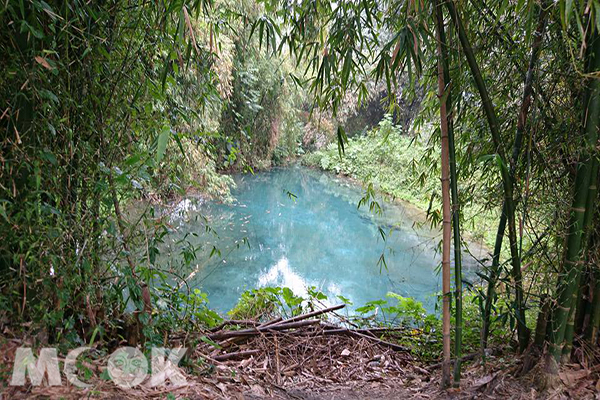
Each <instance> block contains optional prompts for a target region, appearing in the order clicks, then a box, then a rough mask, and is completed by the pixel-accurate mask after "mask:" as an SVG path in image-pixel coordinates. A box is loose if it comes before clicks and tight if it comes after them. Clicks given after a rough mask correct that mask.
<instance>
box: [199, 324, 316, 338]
mask: <svg viewBox="0 0 600 400" xmlns="http://www.w3.org/2000/svg"><path fill="white" fill-rule="evenodd" d="M320 322H321V321H320V320H318V319H309V320H306V321H294V322H290V323H286V324H275V325H269V326H265V327H256V328H248V329H241V330H239V331H228V332H220V333H214V334H212V335H209V336H208V337H209V339H210V340H222V339H228V338H232V337H243V336H254V335H259V334H260V333H263V332H268V331H271V330H272V331H284V330H287V329H294V328H301V327H303V326H308V325H316V324H318V323H320Z"/></svg>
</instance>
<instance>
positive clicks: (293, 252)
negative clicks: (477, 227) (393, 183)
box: [161, 166, 476, 313]
mask: <svg viewBox="0 0 600 400" xmlns="http://www.w3.org/2000/svg"><path fill="white" fill-rule="evenodd" d="M234 179H235V182H236V188H235V189H234V190H233V196H234V197H235V201H234V202H233V203H232V204H223V203H218V202H213V201H206V200H203V199H202V198H199V197H193V196H192V197H188V198H185V199H183V200H181V201H180V202H178V203H176V204H174V205H173V207H172V208H171V209H170V210H169V218H170V225H171V226H172V228H173V230H172V232H171V233H170V234H169V235H168V236H167V237H166V238H165V246H164V248H163V249H162V251H161V253H162V255H161V259H162V260H170V261H169V263H171V264H172V265H171V267H173V265H175V264H176V263H177V262H178V263H179V264H180V265H181V260H182V259H183V255H182V253H183V249H185V248H188V247H189V246H194V247H196V248H200V249H201V250H200V251H199V252H198V253H197V254H198V255H197V258H196V259H194V260H192V261H191V263H190V264H189V266H188V267H186V270H184V271H182V272H181V274H182V276H188V277H189V282H188V283H189V286H190V287H197V288H200V289H201V290H202V291H204V292H206V293H207V294H208V298H209V301H210V307H211V308H213V309H215V310H217V311H219V312H222V313H224V312H226V311H228V310H230V309H231V308H232V307H233V306H234V305H235V304H236V302H237V300H238V299H239V297H240V294H241V293H242V292H243V291H245V290H248V289H253V288H258V287H264V286H286V287H289V288H290V289H292V290H293V291H294V293H296V294H299V295H302V294H306V288H307V287H310V286H315V287H317V288H318V289H319V290H321V291H322V292H323V293H325V294H326V295H328V296H329V299H330V300H329V302H330V303H339V300H337V299H336V296H337V295H343V296H344V297H346V298H348V299H350V300H351V301H352V302H353V304H354V305H353V308H356V307H360V306H362V305H364V304H365V303H366V302H368V301H371V300H377V299H381V298H385V296H386V294H387V293H388V292H395V293H397V294H400V295H402V296H406V297H413V298H415V299H417V300H419V301H421V302H423V304H424V305H425V307H426V308H427V309H428V311H430V312H434V311H435V303H436V293H437V292H439V291H440V290H441V278H440V275H439V274H438V272H437V270H438V266H439V263H440V254H439V253H438V252H436V247H437V244H438V242H439V240H440V237H441V236H440V234H439V232H438V231H432V230H430V229H428V228H427V227H424V226H422V224H420V223H417V222H415V220H419V219H421V220H422V216H421V217H418V214H417V213H416V212H415V211H414V210H412V209H410V208H406V207H403V206H401V205H399V204H397V203H394V204H390V203H389V202H388V203H383V202H382V201H381V199H379V201H380V204H382V207H383V214H382V215H374V213H372V212H370V211H369V209H368V207H366V206H363V207H361V208H360V209H359V208H358V207H357V205H358V203H359V201H360V199H361V198H362V197H363V195H364V190H363V189H362V188H361V187H360V186H359V185H356V184H353V183H351V182H349V181H348V180H345V179H341V178H338V177H336V176H333V175H331V174H328V173H323V172H319V171H315V170H311V169H307V168H303V167H299V166H293V167H287V168H280V169H273V170H271V171H267V172H260V173H257V174H255V175H251V174H245V175H235V176H234ZM291 194H293V196H292V195H291ZM294 196H295V197H294ZM206 226H210V228H211V231H209V232H207V229H206ZM379 228H382V230H383V231H384V232H386V233H389V232H390V230H391V229H392V228H394V229H393V231H392V233H391V234H390V235H388V236H387V240H386V241H384V240H383V239H382V237H381V235H380V231H379ZM213 246H214V247H216V248H217V249H219V250H220V254H219V253H214V252H213V255H212V257H208V256H209V254H210V253H211V251H212V249H213ZM382 254H384V256H385V260H386V263H387V269H386V268H385V267H383V266H382V265H381V263H378V261H379V259H380V257H381V255H382ZM465 261H466V262H465V264H466V265H465V270H466V273H465V276H466V277H467V278H468V277H469V276H473V275H474V274H473V271H474V269H475V268H476V263H475V262H474V260H473V259H472V258H470V257H467V259H466V260H465ZM180 268H181V267H180Z"/></svg>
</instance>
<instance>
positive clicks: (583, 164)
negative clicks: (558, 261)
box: [549, 32, 600, 362]
mask: <svg viewBox="0 0 600 400" xmlns="http://www.w3.org/2000/svg"><path fill="white" fill-rule="evenodd" d="M588 49H590V51H589V52H588V54H587V58H588V60H589V61H588V65H587V66H586V71H587V72H588V73H591V72H594V71H598V70H599V69H600V40H598V38H597V33H596V32H594V34H593V37H592V40H591V43H590V45H589V47H588ZM585 98H586V107H585V112H584V115H583V118H584V124H583V125H584V141H585V143H584V154H583V155H582V157H581V159H580V162H579V165H578V169H577V176H576V178H575V194H574V196H573V203H572V207H571V217H570V223H569V231H568V234H567V239H566V256H565V261H564V267H563V274H564V275H563V277H562V278H559V282H558V291H557V294H558V300H557V305H556V308H555V309H554V314H553V320H552V329H551V331H550V340H549V342H550V343H549V344H550V347H549V353H550V354H551V356H552V357H553V358H554V361H556V362H559V361H560V357H561V354H562V347H563V345H564V340H565V332H566V330H567V322H568V318H569V313H570V312H571V308H573V298H574V293H575V292H576V290H577V286H578V285H577V283H578V282H579V275H580V270H581V262H580V261H581V249H582V242H583V237H584V232H585V230H586V229H585V222H586V206H587V204H588V196H589V192H590V190H589V189H590V180H591V173H592V170H593V157H592V156H591V152H592V151H593V148H594V146H595V145H596V142H597V140H598V127H599V117H600V79H597V78H591V79H590V82H589V84H588V87H587V89H586V96H585Z"/></svg>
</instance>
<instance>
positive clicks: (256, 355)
mask: <svg viewBox="0 0 600 400" xmlns="http://www.w3.org/2000/svg"><path fill="white" fill-rule="evenodd" d="M326 332H327V331H324V330H323V328H322V327H320V326H306V327H303V328H301V329H296V330H294V331H293V332H277V333H275V332H273V331H271V332H269V334H258V335H252V336H248V337H244V338H243V340H240V339H239V337H227V334H221V333H219V332H217V333H214V332H213V336H212V337H214V338H221V339H220V340H219V343H220V345H219V348H215V346H214V343H213V344H209V343H204V344H201V345H197V346H195V347H194V348H191V347H190V348H188V354H187V356H186V357H187V358H186V360H184V361H185V362H184V364H185V365H186V368H185V370H184V369H178V371H179V372H180V373H181V374H182V376H183V377H184V378H185V384H182V385H179V386H175V385H173V382H171V381H168V380H167V381H166V383H165V384H162V385H159V386H157V387H149V386H148V384H147V382H144V383H142V384H140V385H138V386H136V387H134V388H131V389H127V390H124V389H121V388H119V387H117V386H116V385H115V384H114V383H113V382H112V381H111V380H110V379H107V378H106V377H104V378H103V375H104V376H105V373H104V372H105V371H104V370H105V369H106V365H107V358H108V355H104V356H102V357H97V358H95V359H92V360H89V361H86V364H85V365H86V366H87V368H88V370H89V371H90V373H88V374H87V375H86V376H85V377H82V380H85V381H86V382H88V383H90V384H91V387H90V388H87V389H79V388H76V387H74V386H72V385H70V384H68V382H67V380H66V378H65V377H64V374H63V376H62V379H63V385H62V386H47V385H41V386H36V387H33V386H31V385H30V384H28V385H27V386H21V387H13V386H8V382H9V380H10V377H11V370H12V364H13V362H14V355H15V351H16V348H17V347H19V346H26V345H27V344H26V343H23V342H22V341H21V340H18V339H6V338H1V340H0V382H1V383H0V400H4V399H29V398H32V399H43V398H51V399H79V398H97V399H146V398H152V399H190V400H191V399H239V400H241V399H247V400H258V399H276V400H358V399H390V400H392V399H455V398H456V399H568V398H571V399H600V394H599V393H600V390H599V389H600V376H599V371H600V368H597V367H594V366H589V365H585V363H574V364H568V365H566V366H565V368H564V369H563V370H562V371H561V372H560V374H559V377H560V380H559V382H558V386H556V387H555V389H553V390H551V391H540V390H539V382H538V379H539V377H540V376H541V375H542V373H541V372H540V370H539V368H537V369H536V368H534V370H533V371H532V372H530V373H529V374H526V375H525V376H523V377H517V376H515V375H516V374H515V371H518V370H519V367H520V365H521V359H520V358H518V357H515V356H514V354H513V353H511V352H506V354H505V355H503V354H499V355H495V356H491V357H489V358H488V359H487V361H486V364H485V365H483V364H482V363H481V362H479V361H473V362H471V363H470V364H465V366H464V369H463V375H462V381H461V388H460V389H450V390H445V391H442V390H440V388H439V381H440V371H439V369H437V368H435V367H432V366H431V365H425V364H423V363H420V362H419V360H416V359H414V357H413V356H412V355H411V354H410V353H408V352H407V351H403V350H401V349H397V348H396V349H395V348H390V347H389V346H388V345H386V344H383V343H378V342H377V341H375V340H373V339H372V338H369V337H362V336H352V335H337V334H327V333H326ZM219 335H221V336H219ZM180 340H181V341H182V344H184V343H187V341H188V340H189V338H183V339H181V338H180ZM215 340H216V339H215Z"/></svg>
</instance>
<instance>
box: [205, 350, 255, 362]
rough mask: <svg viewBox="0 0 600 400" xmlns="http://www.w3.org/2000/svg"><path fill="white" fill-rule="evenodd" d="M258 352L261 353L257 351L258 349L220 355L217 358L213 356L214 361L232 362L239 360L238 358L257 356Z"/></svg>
mask: <svg viewBox="0 0 600 400" xmlns="http://www.w3.org/2000/svg"><path fill="white" fill-rule="evenodd" d="M260 352H261V350H258V349H256V350H243V351H236V352H234V353H226V354H220V355H218V356H215V357H214V359H215V360H216V361H227V360H233V359H239V358H246V357H249V356H253V355H256V354H259V353H260Z"/></svg>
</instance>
